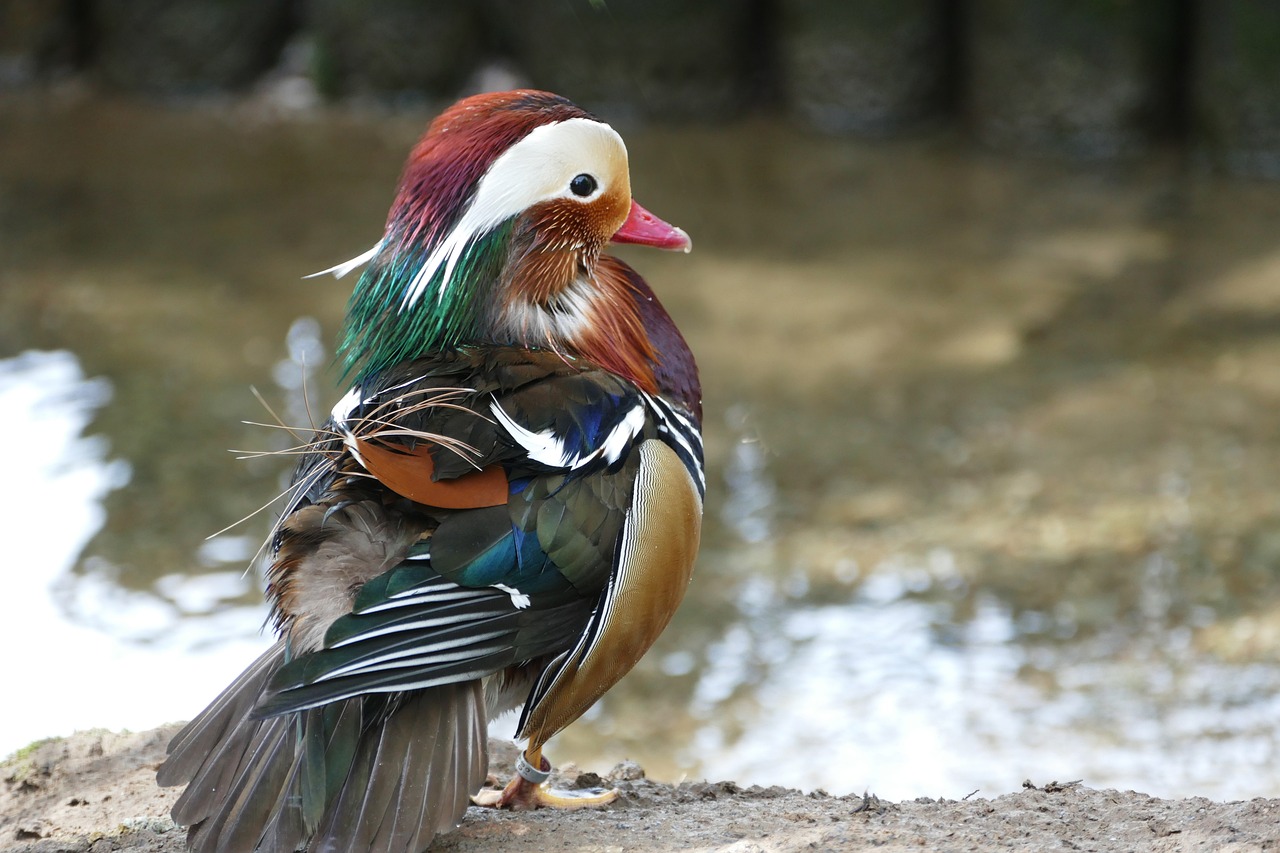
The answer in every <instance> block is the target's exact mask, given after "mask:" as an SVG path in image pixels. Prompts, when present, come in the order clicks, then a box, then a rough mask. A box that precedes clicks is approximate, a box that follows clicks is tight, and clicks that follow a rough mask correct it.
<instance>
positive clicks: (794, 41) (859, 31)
mask: <svg viewBox="0 0 1280 853" xmlns="http://www.w3.org/2000/svg"><path fill="white" fill-rule="evenodd" d="M950 5H951V4H950V3H949V2H948V0H867V2H856V3H850V2H845V0H782V19H783V20H782V28H781V34H780V35H781V40H782V45H781V65H782V73H783V78H784V83H783V87H784V91H785V92H786V96H787V101H788V103H789V104H790V106H791V107H792V109H793V110H794V111H795V112H796V113H797V114H799V115H800V116H801V117H802V118H803V119H804V120H805V121H806V122H807V123H809V124H810V125H812V126H814V127H817V128H819V129H821V130H825V131H829V132H835V133H841V132H854V133H870V134H876V135H880V134H887V133H892V132H894V131H897V130H901V129H903V128H907V127H911V126H914V125H917V124H919V123H920V122H922V121H925V120H928V119H931V118H936V117H938V116H939V115H940V114H941V113H942V112H943V110H944V109H945V108H946V106H947V104H946V102H947V100H948V95H949V92H950V86H949V85H948V84H949V81H948V72H949V70H950V66H951V57H952V54H953V51H952V50H951V49H950V48H949V38H948V37H949V35H950V34H949V33H948V32H947V27H948V24H949V19H950V16H949V14H948V7H949V6H950Z"/></svg>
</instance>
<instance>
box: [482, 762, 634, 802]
mask: <svg viewBox="0 0 1280 853" xmlns="http://www.w3.org/2000/svg"><path fill="white" fill-rule="evenodd" d="M537 760H538V763H539V764H540V765H541V767H540V769H537V770H535V769H534V768H533V765H532V764H530V763H529V761H528V760H526V759H525V756H524V753H521V754H520V756H519V757H518V758H517V759H516V775H515V776H513V777H512V778H511V781H510V782H508V783H507V787H505V788H503V789H502V790H501V791H499V790H497V789H486V790H483V791H481V792H480V793H478V794H476V795H475V796H474V797H472V798H471V802H472V803H474V804H475V805H477V806H486V807H488V808H495V809H513V810H515V811H531V810H533V809H541V808H551V809H584V808H590V807H594V806H603V805H607V804H609V803H612V802H613V801H614V800H616V799H618V791H617V789H616V788H615V789H613V790H609V791H605V790H602V789H600V788H589V789H587V790H583V791H557V790H554V789H552V788H549V787H547V784H546V781H547V779H548V777H550V776H551V764H550V762H548V761H547V759H545V758H543V757H542V756H541V754H539V755H538V756H537Z"/></svg>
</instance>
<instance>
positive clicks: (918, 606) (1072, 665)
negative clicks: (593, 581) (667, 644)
mask: <svg viewBox="0 0 1280 853" xmlns="http://www.w3.org/2000/svg"><path fill="white" fill-rule="evenodd" d="M885 568H886V567H881V570H880V571H879V572H878V573H876V574H873V575H871V576H870V577H869V578H868V580H867V582H866V583H865V584H863V586H862V589H861V591H860V593H859V594H858V595H857V596H856V597H855V598H854V599H853V600H851V601H850V602H848V603H846V604H840V605H824V606H816V607H812V606H811V607H802V608H798V609H795V610H792V611H790V612H787V613H785V614H783V615H781V616H780V617H777V615H776V614H775V617H776V619H775V621H772V622H770V621H768V620H766V621H765V622H763V623H762V622H760V621H759V620H758V619H747V620H744V621H743V622H739V623H738V624H736V625H735V626H733V627H732V628H731V629H730V630H729V632H728V633H727V634H726V635H725V637H724V638H723V639H722V640H721V641H720V642H719V643H718V644H716V646H715V647H714V648H712V649H709V650H708V654H707V660H708V666H707V669H706V670H705V672H704V675H703V677H702V679H701V680H700V682H699V685H698V688H697V690H696V693H695V700H694V711H695V713H696V714H697V716H699V717H700V718H702V719H703V720H704V724H703V726H702V727H701V728H700V729H699V731H698V734H697V736H696V738H695V740H694V743H693V744H692V747H691V753H692V754H693V755H696V756H698V757H699V759H700V763H701V767H702V769H703V771H704V773H705V775H707V776H708V777H710V778H731V779H734V780H736V781H738V782H739V783H741V784H751V783H755V784H761V785H771V784H779V785H786V786H792V787H799V788H814V787H821V788H824V789H826V790H828V791H830V792H832V793H842V794H843V793H860V792H862V791H863V790H870V791H873V792H875V793H876V794H878V795H880V796H882V797H886V798H888V799H894V800H896V799H910V798H913V797H917V796H921V795H928V796H933V797H939V796H941V797H948V798H960V797H964V796H965V795H967V794H970V793H971V792H972V791H974V789H978V790H979V791H981V793H982V794H983V795H984V796H996V795H999V794H1002V793H1005V792H1008V791H1011V790H1016V789H1017V788H1018V787H1019V785H1020V784H1021V783H1022V781H1023V780H1025V779H1031V780H1033V781H1034V782H1037V783H1044V782H1047V781H1050V780H1054V779H1056V780H1060V781H1066V780H1068V779H1083V780H1084V782H1085V783H1086V784H1088V785H1090V786H1092V787H1098V788H1120V789H1134V790H1138V791H1142V792H1146V793H1150V794H1153V795H1157V796H1167V797H1172V796H1190V795H1195V794H1200V795H1206V794H1207V795H1209V796H1212V797H1214V798H1218V799H1233V798H1246V797H1250V796H1257V795H1259V794H1266V793H1267V792H1272V793H1275V792H1276V791H1277V781H1278V780H1277V774H1276V766H1277V759H1280V754H1278V753H1280V748H1278V747H1277V720H1280V666H1277V665H1270V664H1269V665H1261V664H1252V665H1233V664H1226V663H1223V662H1221V661H1219V660H1217V659H1215V658H1213V657H1211V656H1209V655H1205V654H1202V653H1199V652H1197V651H1195V650H1194V648H1193V647H1192V645H1191V642H1190V632H1189V631H1187V630H1186V629H1181V630H1172V631H1169V630H1163V629H1161V630H1153V631H1150V632H1149V633H1143V634H1140V635H1138V636H1134V635H1133V634H1132V633H1131V632H1124V631H1121V630H1116V631H1115V632H1114V633H1109V634H1104V635H1102V636H1099V637H1096V638H1092V639H1089V640H1086V641H1078V642H1073V643H1069V644H1065V645H1063V644H1059V643H1040V644H1037V643H1034V642H1028V640H1027V638H1026V637H1025V636H1022V637H1021V638H1020V637H1019V628H1018V625H1017V624H1016V623H1015V620H1014V619H1013V618H1012V617H1011V614H1010V612H1009V610H1008V609H1007V607H1006V606H1005V605H1004V604H1002V603H1001V602H999V601H998V600H996V599H995V598H994V597H990V596H983V595H980V596H979V598H978V601H977V605H976V608H975V611H974V612H973V614H972V616H971V617H970V618H968V619H966V620H963V621H957V619H956V615H955V613H954V610H953V606H952V602H949V601H948V600H947V599H948V596H947V594H946V590H945V587H946V586H947V583H948V581H947V578H946V577H945V576H943V577H935V578H933V579H932V580H930V579H929V574H928V572H927V571H923V570H909V569H906V570H904V569H903V567H892V566H891V567H888V569H889V570H888V571H884V569H885ZM922 580H923V582H922ZM931 584H932V585H933V588H932V590H931V589H930V586H931ZM918 593H931V594H930V595H927V596H923V597H921V596H918V595H917V594H918ZM751 597H754V596H751ZM939 599H941V600H939ZM762 674H763V676H762ZM748 683H750V684H751V685H752V686H751V688H750V691H751V695H750V697H749V699H748V698H746V697H745V696H744V694H742V693H739V692H738V691H739V688H741V686H742V685H744V684H748ZM735 694H736V695H737V697H738V698H743V699H744V701H735ZM1226 768H1229V771H1227V770H1226Z"/></svg>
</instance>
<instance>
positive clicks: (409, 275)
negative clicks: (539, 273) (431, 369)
mask: <svg viewBox="0 0 1280 853" xmlns="http://www.w3.org/2000/svg"><path fill="white" fill-rule="evenodd" d="M511 227H512V223H511V221H510V220H508V221H507V222H504V223H503V224H502V225H499V226H498V227H496V228H493V229H491V230H489V231H487V232H485V233H484V234H482V235H480V236H478V237H476V238H474V239H472V240H470V241H468V242H467V244H466V246H465V247H463V249H462V250H461V251H460V252H459V255H458V260H457V263H455V264H454V265H453V269H452V271H451V274H450V276H449V280H448V281H447V282H446V281H445V280H444V275H445V271H446V270H447V269H448V264H447V263H440V264H438V265H437V266H436V269H435V270H434V271H432V273H431V279H430V280H429V281H428V282H427V286H426V287H425V288H424V289H423V290H422V292H421V293H420V294H419V295H418V297H417V298H416V299H415V300H413V301H412V302H410V303H409V304H407V305H406V304H404V299H405V294H406V293H407V292H408V290H409V287H410V286H411V285H412V283H413V281H414V279H415V278H417V276H418V273H419V272H420V271H421V270H422V267H423V264H424V263H425V262H426V259H427V256H428V255H429V254H430V251H429V248H423V247H412V248H410V247H401V246H397V245H395V244H394V243H392V244H390V245H388V247H387V248H386V249H384V250H383V251H382V252H379V253H378V256H377V257H375V258H374V259H373V262H372V263H371V264H370V265H369V266H368V267H366V268H365V270H364V272H363V273H362V274H361V276H360V279H359V281H357V282H356V286H355V289H354V290H353V291H352V293H351V299H350V301H349V302H348V303H347V317H346V321H345V322H344V324H343V331H342V342H341V344H340V345H339V347H338V358H339V361H340V363H341V365H342V376H343V379H344V380H346V379H348V378H351V377H353V376H354V377H355V383H356V384H360V383H362V382H363V381H364V380H365V379H366V378H367V377H369V376H372V375H374V374H377V373H378V372H380V371H382V370H384V369H386V368H387V367H390V366H391V365H393V364H397V363H399V362H402V361H408V360H411V359H414V358H418V357H419V356H422V355H424V354H426V353H428V352H433V351H436V350H441V349H447V348H450V347H454V346H458V345H460V344H462V343H464V342H468V341H474V340H476V338H477V337H478V336H479V335H480V332H481V328H482V321H483V318H484V316H485V314H486V312H487V311H488V310H489V308H490V306H491V304H492V302H493V299H494V296H495V290H496V287H497V281H498V277H499V275H500V273H501V268H502V261H503V256H504V254H505V251H506V245H507V240H508V238H509V237H510V236H511Z"/></svg>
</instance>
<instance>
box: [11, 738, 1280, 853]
mask: <svg viewBox="0 0 1280 853" xmlns="http://www.w3.org/2000/svg"><path fill="white" fill-rule="evenodd" d="M173 731H174V728H173V727H166V728H161V729H156V730H154V731H149V732H142V733H139V734H116V733H111V732H101V731H97V732H85V733H81V734H77V735H75V736H73V737H70V738H66V739H60V740H54V741H47V742H43V743H41V744H38V745H35V746H33V747H31V748H28V749H26V750H22V751H20V752H19V753H17V754H16V755H14V756H11V757H10V758H9V759H7V760H6V762H5V763H4V764H3V765H2V766H0V780H3V786H2V790H0V850H5V851H13V853H82V851H88V853H107V851H117V850H129V851H147V852H148V853H170V851H173V853H177V851H181V850H182V849H183V843H182V842H183V838H184V833H183V831H182V830H181V829H179V828H178V827H175V826H174V824H173V822H172V821H170V820H169V818H168V810H169V806H170V804H171V803H172V802H173V800H174V798H175V797H176V795H177V792H176V791H174V790H166V789H160V788H157V787H156V785H155V781H154V775H155V769H156V767H157V766H158V765H159V764H160V762H161V760H162V758H163V756H164V746H165V743H166V742H167V741H168V739H169V737H170V736H171V735H172V733H173ZM512 755H513V753H511V752H510V750H509V748H503V747H502V746H499V747H498V748H496V750H495V756H494V767H495V770H496V771H497V772H498V773H499V774H500V775H501V774H503V773H504V772H509V768H510V760H511V757H512ZM566 776H567V778H563V779H561V780H560V783H561V784H563V785H567V786H572V785H574V784H581V785H584V786H589V785H593V784H599V783H600V782H601V779H600V777H598V776H596V775H595V774H593V773H585V772H584V773H578V772H576V771H574V770H569V771H568V773H567V774H566ZM605 781H607V782H608V783H610V784H613V785H615V786H616V787H618V788H619V789H621V791H622V792H623V796H622V798H621V799H620V800H619V802H618V803H616V804H615V805H613V806H611V807H609V808H606V809H602V810H593V811H579V812H550V811H540V812H537V813H533V814H529V813H524V814H512V813H509V812H494V811H490V810H483V809H472V810H471V811H470V812H469V813H468V814H467V817H466V819H465V820H464V822H463V824H462V826H461V827H459V828H458V829H457V830H456V831H455V832H453V833H451V834H450V835H447V836H445V837H443V838H441V839H439V840H438V841H437V843H436V845H435V847H434V848H433V849H435V850H440V851H454V853H473V852H474V851H486V853H495V852H496V851H523V850H548V849H556V850H568V851H624V850H625V851H668V850H697V851H735V853H748V851H792V850H848V851H862V850H872V849H875V850H881V851H901V850H978V851H982V850H1020V851H1047V850H1082V851H1132V850H1152V851H1170V852H1171V853H1172V851H1200V850H1204V851H1240V853H1243V852H1244V851H1261V850H1273V849H1280V800H1264V799H1255V800H1250V801H1248V802H1232V803H1215V802H1211V801H1209V800H1206V799H1204V798H1200V797H1196V798H1192V799H1187V800H1160V799H1154V798H1152V797H1148V796H1146V795H1145V794H1139V793H1134V792H1132V791H1126V792H1120V791H1095V790H1092V789H1090V788H1086V787H1084V786H1082V785H1079V784H1077V783H1074V782H1066V783H1059V782H1049V783H1045V784H1041V785H1035V784H1032V783H1031V782H1027V783H1025V785H1024V789H1023V790H1021V791H1017V792H1015V793H1011V794H1006V795H1004V796H1001V797H997V798H995V799H986V798H981V797H977V796H975V797H972V798H970V799H966V800H963V801H956V800H931V799H929V798H927V797H922V798H920V799H918V800H912V801H908V802H901V803H891V802H885V801H882V800H880V799H878V798H877V797H875V796H874V794H869V795H867V796H865V797H862V796H846V797H834V796H830V795H828V794H825V793H823V792H821V791H816V792H812V793H802V792H800V791H795V790H789V789H784V788H779V787H772V788H760V787H754V786H753V787H751V788H740V787H739V786H738V785H735V784H734V783H733V782H682V783H681V784H679V785H675V786H672V785H668V784H663V783H658V782H652V781H649V780H647V779H645V778H644V774H643V771H642V770H641V769H640V768H639V767H637V766H636V765H634V764H623V765H619V766H618V767H615V768H614V769H613V770H612V771H611V772H610V774H609V775H608V776H607V777H606V779H605Z"/></svg>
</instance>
